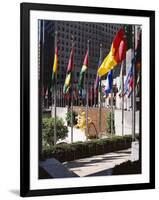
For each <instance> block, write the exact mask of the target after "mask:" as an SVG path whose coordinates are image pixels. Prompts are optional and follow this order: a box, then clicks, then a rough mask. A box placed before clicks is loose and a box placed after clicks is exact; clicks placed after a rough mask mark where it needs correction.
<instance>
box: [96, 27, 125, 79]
mask: <svg viewBox="0 0 159 200" xmlns="http://www.w3.org/2000/svg"><path fill="white" fill-rule="evenodd" d="M125 57H126V39H125V31H124V29H123V28H121V29H120V30H119V31H118V32H117V34H116V36H115V38H114V40H113V43H112V45H111V49H110V52H109V54H108V55H107V56H106V57H105V59H104V61H103V62H102V64H101V66H100V67H99V69H98V75H99V76H100V77H101V76H103V75H105V74H107V73H108V72H109V71H110V70H112V69H113V68H114V67H115V66H116V65H117V64H118V63H120V62H121V61H122V60H123V59H125Z"/></svg>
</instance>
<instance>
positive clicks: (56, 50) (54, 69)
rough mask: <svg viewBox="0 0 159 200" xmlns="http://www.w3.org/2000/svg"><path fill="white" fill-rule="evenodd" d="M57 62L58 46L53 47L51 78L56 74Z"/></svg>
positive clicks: (53, 78)
mask: <svg viewBox="0 0 159 200" xmlns="http://www.w3.org/2000/svg"><path fill="white" fill-rule="evenodd" d="M57 64H58V48H57V47H56V48H55V55H54V63H53V69H52V80H53V81H54V80H55V75H56V74H57Z"/></svg>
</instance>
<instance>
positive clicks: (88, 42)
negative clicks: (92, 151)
mask: <svg viewBox="0 0 159 200" xmlns="http://www.w3.org/2000/svg"><path fill="white" fill-rule="evenodd" d="M89 44H90V41H89V40H87V52H88V67H87V82H86V135H87V136H88V81H89V78H88V75H89V74H88V69H89Z"/></svg>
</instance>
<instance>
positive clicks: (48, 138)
mask: <svg viewBox="0 0 159 200" xmlns="http://www.w3.org/2000/svg"><path fill="white" fill-rule="evenodd" d="M54 125H55V120H54V118H51V117H50V118H43V119H42V141H43V149H46V150H47V149H50V146H53V145H54ZM56 131H57V134H56V137H57V138H56V139H57V141H58V140H59V139H64V138H65V137H66V136H67V133H68V128H67V126H65V125H64V121H63V120H62V119H61V118H56Z"/></svg>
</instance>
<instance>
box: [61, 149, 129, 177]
mask: <svg viewBox="0 0 159 200" xmlns="http://www.w3.org/2000/svg"><path fill="white" fill-rule="evenodd" d="M130 159H131V149H125V150H120V151H116V152H111V153H106V154H102V155H97V156H92V157H89V158H82V159H78V160H74V161H71V162H65V163H63V164H64V166H65V167H67V168H68V169H69V170H71V171H72V172H74V173H76V174H77V175H78V176H80V177H84V176H103V175H110V174H111V169H112V168H113V167H114V166H115V165H119V164H121V163H123V162H126V161H128V160H130Z"/></svg>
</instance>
